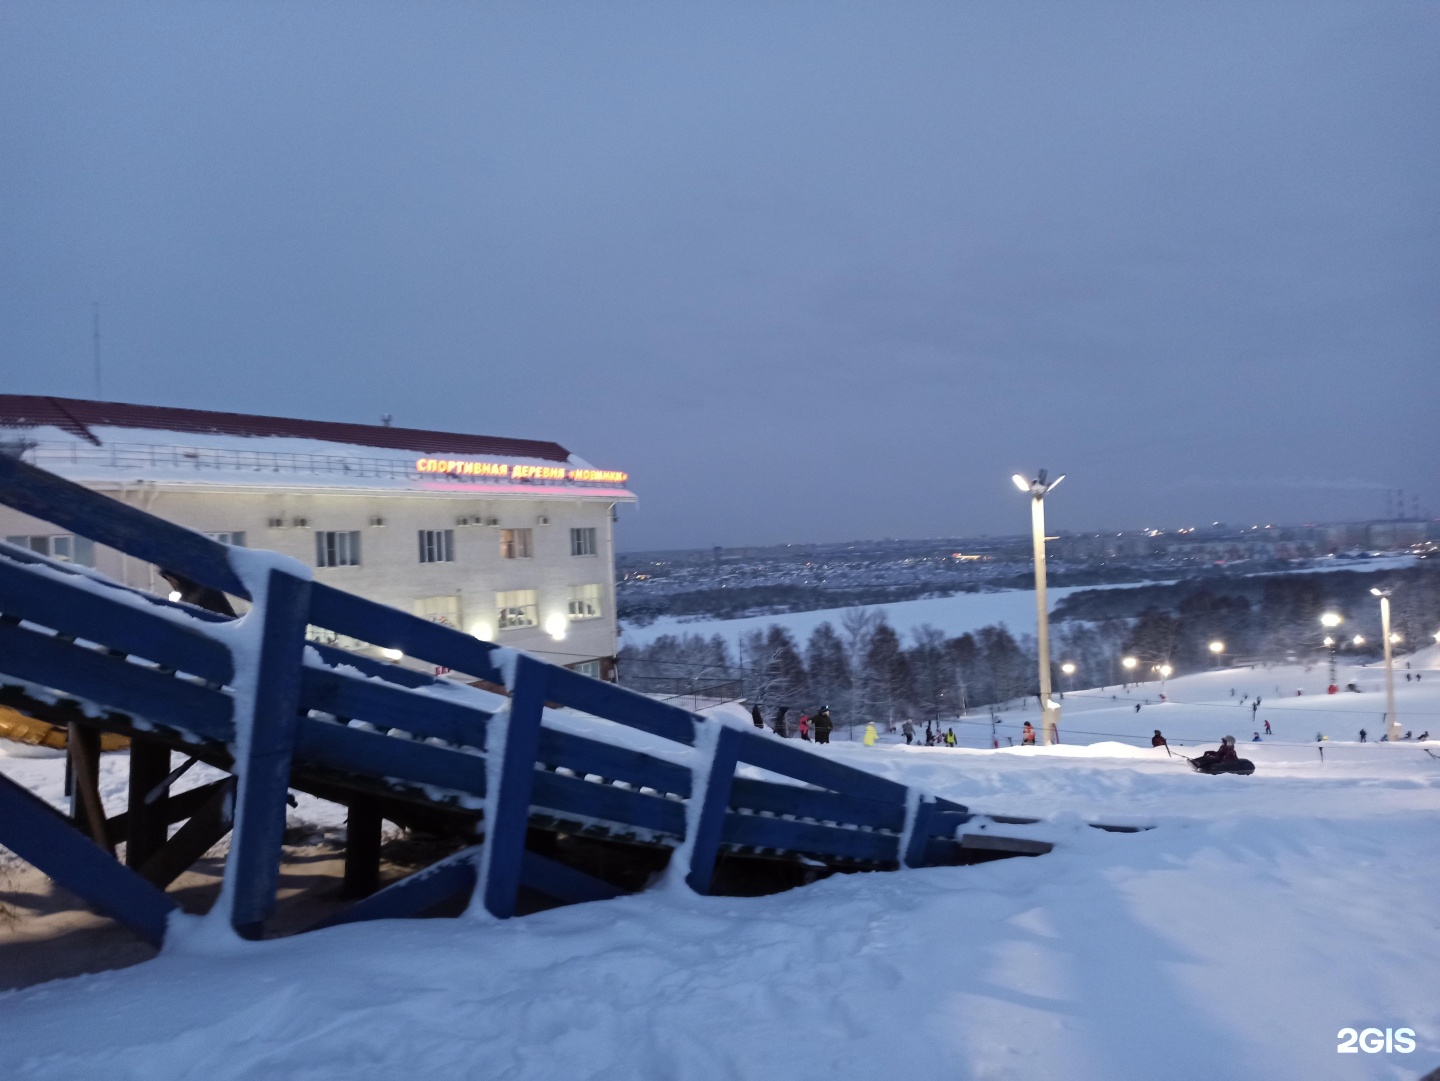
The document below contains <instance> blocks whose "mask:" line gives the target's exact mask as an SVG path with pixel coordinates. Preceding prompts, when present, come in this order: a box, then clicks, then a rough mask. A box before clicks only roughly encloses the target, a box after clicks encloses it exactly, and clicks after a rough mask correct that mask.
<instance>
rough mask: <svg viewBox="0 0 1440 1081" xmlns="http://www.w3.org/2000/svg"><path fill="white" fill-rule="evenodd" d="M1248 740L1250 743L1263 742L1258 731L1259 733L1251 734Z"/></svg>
mask: <svg viewBox="0 0 1440 1081" xmlns="http://www.w3.org/2000/svg"><path fill="white" fill-rule="evenodd" d="M1250 742H1251V743H1260V742H1263V741H1262V740H1261V739H1260V733H1259V732H1256V733H1255V734H1254V735H1253V736H1251V737H1250Z"/></svg>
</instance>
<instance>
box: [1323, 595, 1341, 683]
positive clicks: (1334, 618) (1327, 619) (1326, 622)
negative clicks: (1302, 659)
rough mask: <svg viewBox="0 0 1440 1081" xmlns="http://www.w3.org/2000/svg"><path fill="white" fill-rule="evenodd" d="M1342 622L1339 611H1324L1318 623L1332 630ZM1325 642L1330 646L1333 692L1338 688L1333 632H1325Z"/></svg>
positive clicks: (1336, 645) (1336, 643)
mask: <svg viewBox="0 0 1440 1081" xmlns="http://www.w3.org/2000/svg"><path fill="white" fill-rule="evenodd" d="M1344 622H1345V620H1344V619H1343V618H1342V617H1341V615H1340V613H1339V612H1326V613H1325V614H1324V615H1322V616H1321V617H1320V625H1321V626H1322V627H1324V628H1326V629H1327V630H1334V629H1335V628H1336V627H1338V626H1340V624H1342V623H1344ZM1325 644H1326V645H1327V646H1329V647H1330V693H1331V694H1334V693H1335V692H1336V691H1338V690H1339V689H1340V685H1339V684H1338V683H1336V682H1335V650H1336V648H1337V647H1338V646H1339V643H1338V642H1337V641H1336V640H1335V636H1334V635H1333V634H1327V635H1326V636H1325Z"/></svg>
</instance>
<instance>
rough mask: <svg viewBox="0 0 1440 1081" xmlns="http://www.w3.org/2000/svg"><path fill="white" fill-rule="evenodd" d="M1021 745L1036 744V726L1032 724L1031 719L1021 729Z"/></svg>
mask: <svg viewBox="0 0 1440 1081" xmlns="http://www.w3.org/2000/svg"><path fill="white" fill-rule="evenodd" d="M1020 746H1022V747H1033V746H1035V726H1034V725H1032V724H1031V723H1030V722H1029V721H1026V722H1025V727H1024V728H1022V729H1021V730H1020Z"/></svg>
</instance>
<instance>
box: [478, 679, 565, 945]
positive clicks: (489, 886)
mask: <svg viewBox="0 0 1440 1081" xmlns="http://www.w3.org/2000/svg"><path fill="white" fill-rule="evenodd" d="M549 671H550V666H549V665H547V664H545V663H544V662H543V661H537V660H535V659H534V658H532V657H527V656H525V655H524V654H523V653H522V654H520V655H519V656H517V657H516V658H515V677H514V685H513V686H512V687H511V688H510V717H509V720H508V721H507V722H506V725H505V749H504V752H503V753H502V755H501V760H500V763H499V766H500V768H499V771H498V773H499V782H498V784H497V785H496V790H495V791H493V792H489V793H487V797H488V798H487V800H486V819H487V820H486V822H485V848H484V851H483V853H482V860H483V862H484V868H485V870H484V874H483V877H482V881H483V882H484V891H485V892H484V897H483V900H484V903H485V909H486V911H488V912H489V913H490V914H491V915H492V916H495V917H497V918H498V919H502V920H503V919H508V918H509V917H511V916H513V915H515V901H516V897H517V895H518V893H519V890H520V878H521V874H522V871H523V865H524V859H525V831H526V829H527V827H528V826H529V822H530V795H531V792H532V791H533V789H534V786H535V760H536V758H537V757H539V754H540V718H541V715H542V712H543V710H544V708H545V691H546V686H547V684H548V682H549V679H548V673H549ZM491 731H492V732H493V731H494V729H493V728H492V729H491ZM487 753H491V752H489V751H488V750H487ZM490 776H491V777H492V778H493V777H494V776H495V773H494V772H492V773H491V774H490Z"/></svg>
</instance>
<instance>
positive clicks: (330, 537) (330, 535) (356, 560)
mask: <svg viewBox="0 0 1440 1081" xmlns="http://www.w3.org/2000/svg"><path fill="white" fill-rule="evenodd" d="M315 566H317V567H358V566H360V531H359V530H358V529H352V530H349V531H341V532H338V533H337V532H334V531H333V530H321V531H319V532H317V533H316V534H315Z"/></svg>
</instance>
